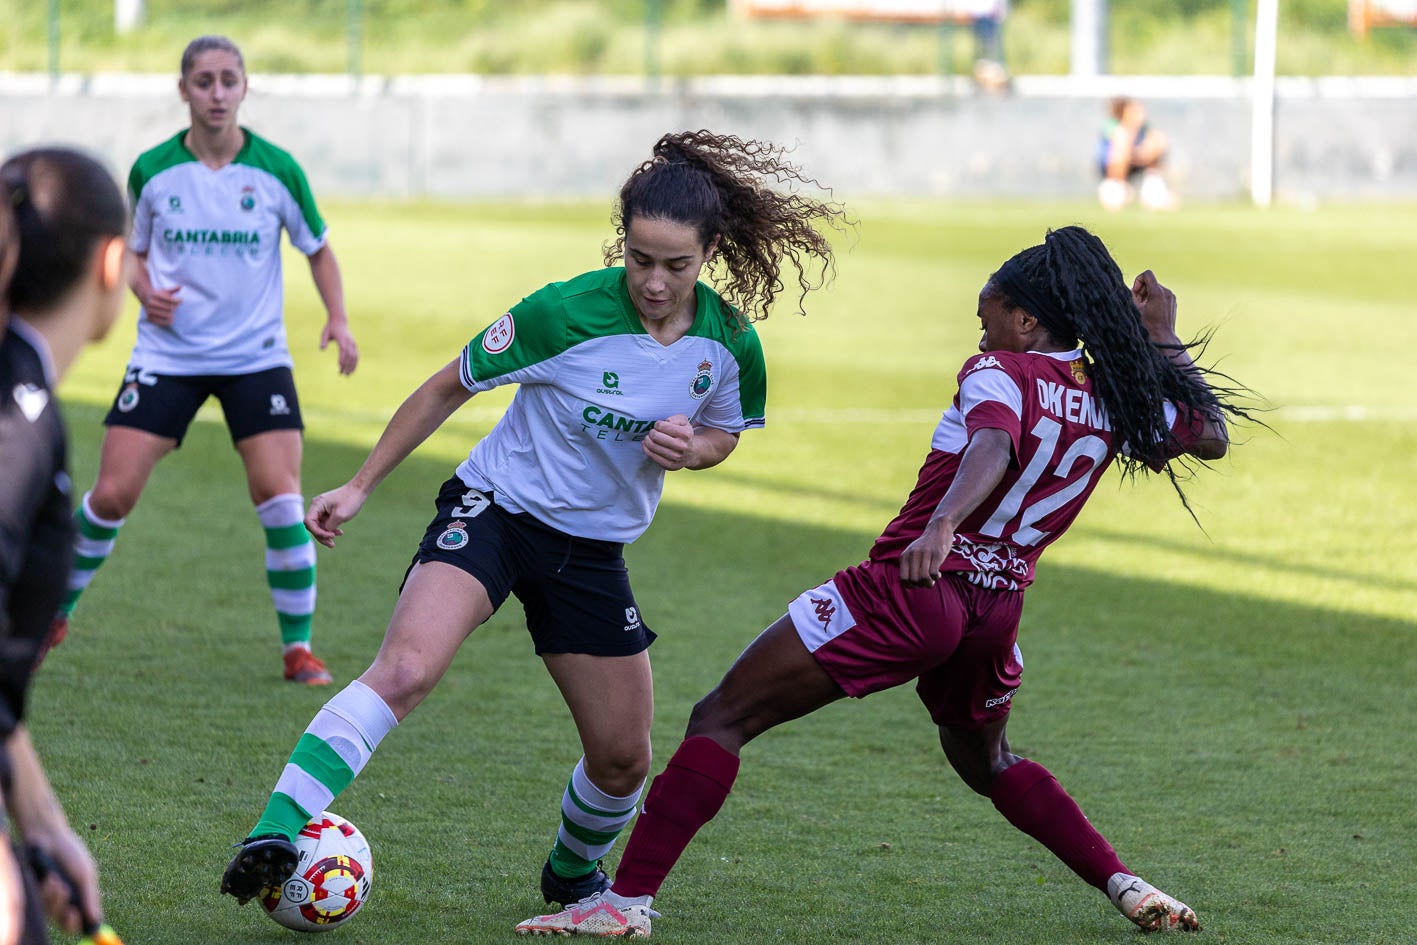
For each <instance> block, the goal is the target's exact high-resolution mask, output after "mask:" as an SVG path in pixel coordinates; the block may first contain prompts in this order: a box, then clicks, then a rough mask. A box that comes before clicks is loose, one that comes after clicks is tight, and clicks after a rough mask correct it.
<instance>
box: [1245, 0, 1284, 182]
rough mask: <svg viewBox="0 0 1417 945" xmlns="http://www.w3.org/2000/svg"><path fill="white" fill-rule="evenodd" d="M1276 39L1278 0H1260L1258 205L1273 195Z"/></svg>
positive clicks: (1253, 170) (1253, 173) (1254, 167)
mask: <svg viewBox="0 0 1417 945" xmlns="http://www.w3.org/2000/svg"><path fill="white" fill-rule="evenodd" d="M1278 40H1279V0H1259V7H1258V9H1256V10H1255V88H1254V100H1253V102H1252V111H1251V118H1250V197H1251V199H1253V200H1254V202H1255V206H1257V207H1268V206H1269V205H1270V203H1271V202H1272V201H1273V199H1274V59H1275V47H1276V46H1277V45H1278Z"/></svg>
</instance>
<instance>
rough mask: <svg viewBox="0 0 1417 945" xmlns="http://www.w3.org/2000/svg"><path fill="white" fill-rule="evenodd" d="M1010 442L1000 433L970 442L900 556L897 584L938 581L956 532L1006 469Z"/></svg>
mask: <svg viewBox="0 0 1417 945" xmlns="http://www.w3.org/2000/svg"><path fill="white" fill-rule="evenodd" d="M1012 455H1013V441H1012V440H1010V439H1009V435H1008V434H1007V433H1005V432H1004V431H1003V430H994V429H988V428H986V429H983V430H979V431H978V432H976V433H975V434H974V435H973V436H971V437H970V438H969V445H968V446H966V447H965V449H964V456H963V457H961V458H960V461H959V472H958V473H956V474H955V479H954V482H953V483H952V484H951V485H950V488H949V489H948V490H947V491H946V492H945V495H944V498H942V499H941V500H940V504H939V505H938V506H936V507H935V512H934V514H933V515H931V516H930V521H929V522H927V523H926V524H925V530H924V531H923V532H922V533H921V534H920V537H919V538H917V539H915V540H914V541H912V542H911V543H910V544H909V545H908V546H906V549H905V551H903V552H901V555H900V580H901V583H902V584H905V585H907V586H909V587H930V586H932V585H933V584H934V583H935V582H936V581H938V580H939V579H940V565H942V564H944V562H945V558H946V557H947V556H948V555H949V553H950V546H951V545H953V544H954V534H955V529H957V528H959V524H960V522H962V521H964V520H965V518H967V517H968V516H969V513H970V512H973V511H974V510H975V509H976V508H978V506H979V503H981V502H983V501H984V500H985V499H987V498H988V497H989V494H990V493H991V492H993V491H994V488H995V487H996V486H997V485H998V484H999V481H1000V480H1001V479H1003V478H1004V473H1005V471H1007V470H1008V468H1009V458H1010V457H1011V456H1012Z"/></svg>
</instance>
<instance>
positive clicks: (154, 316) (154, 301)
mask: <svg viewBox="0 0 1417 945" xmlns="http://www.w3.org/2000/svg"><path fill="white" fill-rule="evenodd" d="M181 294H182V287H181V286H180V285H175V286H173V287H172V288H170V289H152V290H150V291H149V292H148V295H147V298H145V299H141V300H140V301H141V302H142V303H143V311H144V313H146V315H147V319H148V321H149V322H151V323H152V324H154V325H157V326H158V327H159V328H171V327H172V323H173V321H175V320H176V318H177V306H179V305H181V304H182V299H181V298H180V296H181Z"/></svg>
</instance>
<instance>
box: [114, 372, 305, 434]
mask: <svg viewBox="0 0 1417 945" xmlns="http://www.w3.org/2000/svg"><path fill="white" fill-rule="evenodd" d="M213 395H215V396H216V398H217V400H219V401H221V410H222V413H224V414H226V426H227V429H228V430H230V431H231V442H233V443H239V442H240V441H241V440H244V439H246V438H247V437H248V436H255V435H256V434H257V433H269V432H270V431H272V430H303V429H304V428H305V425H304V424H303V423H302V422H301V420H300V400H299V398H298V397H296V395H295V376H294V375H293V374H291V372H290V368H288V367H276V368H269V369H267V370H265V371H257V372H256V373H254V374H191V375H187V374H151V373H149V372H147V371H144V370H141V369H140V368H136V367H133V366H132V365H129V366H128V370H127V372H126V373H125V374H124V375H123V384H122V385H121V386H120V387H119V388H118V396H116V397H114V398H113V406H112V407H110V408H109V410H108V416H106V417H104V418H103V424H104V426H109V427H133V428H135V429H138V430H145V431H147V432H148V433H153V434H156V435H157V436H166V437H171V438H172V439H174V440H176V441H177V445H178V446H181V445H182V438H183V437H184V436H186V435H187V427H188V426H190V425H191V423H192V418H193V417H195V416H196V415H197V409H198V408H199V407H201V406H202V404H204V403H206V400H207V398H208V397H211V396H213Z"/></svg>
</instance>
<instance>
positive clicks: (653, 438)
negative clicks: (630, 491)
mask: <svg viewBox="0 0 1417 945" xmlns="http://www.w3.org/2000/svg"><path fill="white" fill-rule="evenodd" d="M641 445H642V447H643V449H644V451H645V455H646V456H648V457H649V458H650V459H652V460H653V461H654V462H655V463H657V464H659V465H660V466H662V467H664V468H665V469H668V470H670V471H673V470H676V469H708V468H709V467H710V466H717V465H718V464H719V463H721V462H723V461H724V460H725V459H727V458H728V454H729V453H732V452H733V449H734V447H736V446H737V445H738V434H736V433H729V432H728V431H727V430H719V429H717V428H716V427H706V426H695V425H694V424H692V423H690V422H689V418H688V417H685V416H684V415H682V414H675V415H674V416H672V417H669V418H668V419H665V420H659V421H657V422H656V423H655V425H654V428H653V429H651V430H650V432H649V434H648V435H646V436H645V438H644V440H642V441H641Z"/></svg>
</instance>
